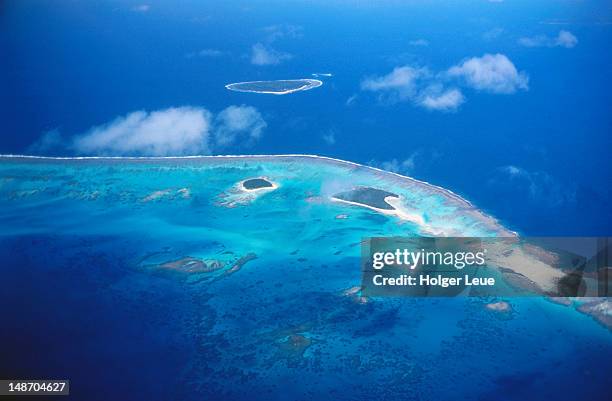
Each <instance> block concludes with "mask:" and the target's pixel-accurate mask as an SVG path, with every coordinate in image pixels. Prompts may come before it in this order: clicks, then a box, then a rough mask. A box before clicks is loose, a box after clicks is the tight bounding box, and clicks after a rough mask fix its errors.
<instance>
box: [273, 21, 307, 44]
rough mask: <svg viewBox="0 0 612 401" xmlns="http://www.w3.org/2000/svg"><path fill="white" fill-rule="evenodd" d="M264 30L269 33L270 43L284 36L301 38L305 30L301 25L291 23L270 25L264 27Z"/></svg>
mask: <svg viewBox="0 0 612 401" xmlns="http://www.w3.org/2000/svg"><path fill="white" fill-rule="evenodd" d="M263 30H264V32H266V33H267V37H266V40H267V42H268V43H272V42H275V41H276V40H278V39H282V38H292V39H297V38H301V37H302V35H303V31H304V29H303V28H302V27H301V26H299V25H291V24H278V25H270V26H267V27H265V28H263Z"/></svg>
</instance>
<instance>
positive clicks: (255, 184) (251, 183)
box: [242, 178, 273, 190]
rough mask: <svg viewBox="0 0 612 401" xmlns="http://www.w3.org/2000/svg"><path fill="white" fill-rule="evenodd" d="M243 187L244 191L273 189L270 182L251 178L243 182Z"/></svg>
mask: <svg viewBox="0 0 612 401" xmlns="http://www.w3.org/2000/svg"><path fill="white" fill-rule="evenodd" d="M242 186H243V187H244V189H249V190H252V189H262V188H272V187H273V185H272V183H271V182H270V181H268V180H266V179H263V178H251V179H248V180H245V181H243V182H242Z"/></svg>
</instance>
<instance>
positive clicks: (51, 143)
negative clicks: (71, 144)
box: [28, 129, 64, 155]
mask: <svg viewBox="0 0 612 401" xmlns="http://www.w3.org/2000/svg"><path fill="white" fill-rule="evenodd" d="M63 145H64V139H63V138H62V135H61V134H60V132H59V131H58V130H56V129H54V130H51V131H48V132H45V133H44V134H43V136H42V137H40V139H38V140H37V141H36V142H34V143H33V144H32V145H30V146H29V147H28V153H30V154H33V155H44V154H50V153H52V154H56V153H57V154H60V153H61V150H62V147H63Z"/></svg>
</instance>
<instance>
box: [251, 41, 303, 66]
mask: <svg viewBox="0 0 612 401" xmlns="http://www.w3.org/2000/svg"><path fill="white" fill-rule="evenodd" d="M292 57H293V56H292V55H291V54H289V53H284V52H279V51H278V50H274V49H272V48H271V47H269V46H265V45H263V44H262V43H255V44H254V45H253V47H251V64H254V65H276V64H280V63H281V62H283V61H286V60H289V59H291V58H292Z"/></svg>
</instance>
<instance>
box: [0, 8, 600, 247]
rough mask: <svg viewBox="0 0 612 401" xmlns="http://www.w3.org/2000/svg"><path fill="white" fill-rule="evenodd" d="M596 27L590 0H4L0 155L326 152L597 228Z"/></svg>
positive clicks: (507, 216)
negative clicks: (266, 87) (299, 87)
mask: <svg viewBox="0 0 612 401" xmlns="http://www.w3.org/2000/svg"><path fill="white" fill-rule="evenodd" d="M611 33H612V4H611V3H610V2H606V1H578V0H558V1H547V0H542V1H538V2H533V1H512V0H503V1H501V0H497V1H488V0H482V1H478V0H477V1H469V2H468V1H465V2H461V1H377V2H367V1H342V0H337V1H316V0H315V1H308V2H307V1H248V2H247V1H224V2H218V1H203V2H200V1H143V2H140V1H135V2H127V1H123V2H112V1H110V2H103V1H77V0H72V1H39V0H34V1H28V2H23V1H4V2H2V3H0V121H1V123H2V127H1V128H0V132H1V134H0V154H37V155H50V156H74V155H108V156H131V155H154V156H172V155H193V154H288V153H290V154H295V153H300V154H317V155H325V156H330V157H336V158H340V159H344V160H349V161H353V162H358V163H362V164H369V165H373V166H376V167H380V168H384V169H386V170H390V171H394V172H398V173H401V174H405V175H409V176H413V177H415V178H418V179H421V180H425V181H428V182H431V183H433V184H436V185H440V186H443V187H445V188H448V189H450V190H452V191H454V192H456V193H458V194H460V195H462V196H463V197H465V198H466V199H468V200H470V201H471V202H472V203H474V204H475V205H476V206H477V207H479V208H481V209H483V210H484V211H486V212H487V213H490V214H492V215H493V216H495V217H497V218H499V219H500V220H501V221H502V223H503V224H505V225H506V226H507V227H508V228H510V229H513V230H516V231H518V232H519V233H522V234H528V235H610V227H611V224H610V223H611V222H612V211H611V208H610V201H609V199H610V194H611V191H612V185H611V183H612V173H611V172H612V168H611V166H610V161H609V160H610V158H609V155H608V151H609V149H610V148H611V145H612V139H611V135H610V133H611V132H612V117H611V115H612V113H611V112H610V111H611V108H610V104H612V93H611V89H612V85H611V83H612V82H611V80H612V78H611V77H612V74H611V72H612V71H611V69H612V49H611V48H610V47H611V45H610V43H611V41H610V38H611ZM322 73H324V74H332V76H325V75H319V76H318V79H321V80H322V81H323V82H324V84H323V86H321V87H319V88H316V89H313V90H310V91H307V92H300V93H294V94H291V95H286V96H270V95H258V94H252V93H238V92H232V91H228V90H226V89H225V87H224V86H225V85H226V84H228V83H231V82H240V81H250V80H275V79H291V78H313V75H312V74H322Z"/></svg>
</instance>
